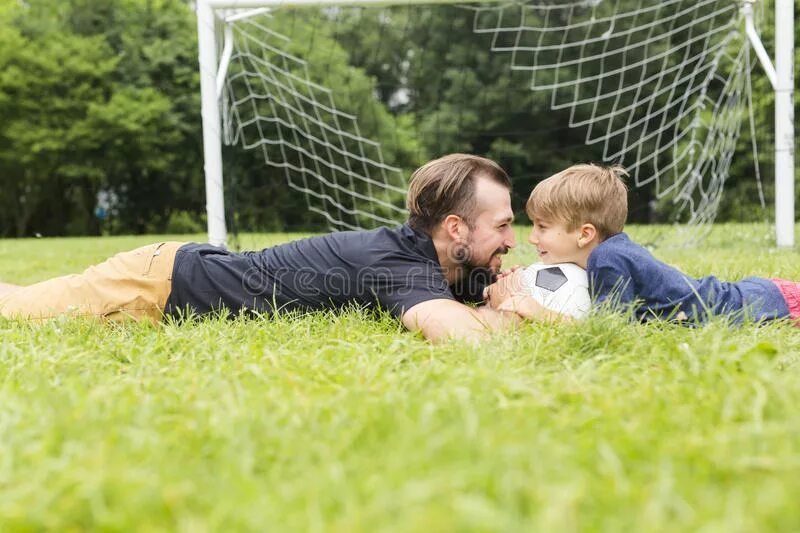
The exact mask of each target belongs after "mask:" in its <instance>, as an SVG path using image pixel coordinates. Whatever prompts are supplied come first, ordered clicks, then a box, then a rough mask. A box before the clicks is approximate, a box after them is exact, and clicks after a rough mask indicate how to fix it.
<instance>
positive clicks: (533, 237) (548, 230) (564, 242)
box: [528, 217, 588, 268]
mask: <svg viewBox="0 0 800 533" xmlns="http://www.w3.org/2000/svg"><path fill="white" fill-rule="evenodd" d="M579 237H580V230H579V229H575V230H570V229H568V228H567V225H566V224H565V223H563V222H559V221H555V220H547V219H544V218H540V217H534V218H533V229H531V233H530V235H529V236H528V242H529V243H531V244H532V245H534V246H536V249H537V250H538V251H539V257H540V258H541V260H542V263H544V264H546V265H552V264H555V263H575V264H577V265H579V266H581V267H583V268H586V260H587V258H588V253H587V250H586V248H585V247H580V246H578V239H579Z"/></svg>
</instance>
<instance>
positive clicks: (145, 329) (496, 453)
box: [0, 225, 800, 532]
mask: <svg viewBox="0 0 800 533" xmlns="http://www.w3.org/2000/svg"><path fill="white" fill-rule="evenodd" d="M525 229H526V228H519V233H520V235H521V234H522V233H523V232H524V230H525ZM630 230H631V233H632V235H633V236H634V238H639V237H641V236H644V234H645V232H646V231H649V228H636V227H634V228H630ZM662 230H663V228H662ZM765 232H766V228H764V227H762V226H756V225H738V226H728V225H720V226H719V227H718V228H716V230H715V232H714V233H713V234H712V235H711V236H710V238H709V240H708V244H707V245H705V246H704V247H703V249H702V250H696V249H694V250H691V249H690V250H672V251H666V250H659V251H658V255H659V257H661V258H662V259H665V260H667V261H670V262H674V263H676V264H677V265H678V266H679V267H681V268H683V269H686V270H688V271H689V273H690V274H692V275H699V274H707V273H709V272H710V271H711V269H713V271H714V273H716V274H719V275H720V276H721V277H723V278H727V279H733V278H736V277H739V276H742V275H748V274H761V275H780V276H783V277H788V278H794V279H799V278H800V267H798V265H797V261H796V254H794V253H793V252H786V251H775V250H770V251H769V253H763V251H764V249H765V244H764V243H765V241H764V240H763V238H762V237H763V234H764V233H765ZM153 238H155V237H150V238H144V237H138V238H134V237H115V238H103V239H87V238H82V239H42V240H16V241H10V240H5V241H2V242H0V252H2V253H0V279H2V280H4V281H20V282H22V281H34V280H36V279H42V278H45V277H48V276H51V275H57V274H66V273H69V272H73V271H76V270H78V269H80V268H82V267H85V266H87V265H89V264H91V263H93V262H96V261H98V260H101V259H102V258H104V257H105V256H107V255H109V254H111V253H113V252H116V251H121V250H125V249H130V248H133V247H135V246H138V245H142V244H145V243H147V242H149V240H148V239H153ZM158 238H162V237H158ZM163 238H170V239H171V238H174V237H172V236H168V237H163ZM288 238H289V236H286V235H266V236H265V235H259V236H252V239H253V240H254V243H256V242H257V243H258V244H259V245H267V244H270V243H274V242H276V241H282V240H287V239H288ZM514 254H515V255H514V256H513V257H512V258H510V259H509V261H508V262H509V264H510V263H513V262H523V263H524V262H526V261H528V260H530V259H531V258H532V256H533V255H534V254H533V251H532V250H530V249H529V248H528V249H526V248H525V247H520V248H519V249H516V250H515V252H514ZM0 335H2V338H3V342H2V343H0V372H2V375H3V386H2V387H0V402H2V405H3V406H4V408H3V413H4V416H3V419H2V420H3V423H2V425H0V450H2V456H3V458H4V459H5V463H4V467H3V468H4V470H3V483H2V484H0V523H2V524H3V526H4V529H7V530H10V531H28V530H38V529H48V530H59V531H61V530H114V531H129V530H157V531H163V530H168V531H173V530H178V531H180V530H188V531H217V530H235V531H251V530H252V531H263V530H264V529H265V524H266V525H267V529H270V530H276V531H277V530H280V531H309V530H319V531H354V532H358V531H369V532H372V531H582V530H591V531H613V532H616V531H676V532H678V531H681V532H682V531H696V530H711V531H716V530H718V531H793V530H796V529H797V528H798V525H800V511H799V510H798V507H797V505H796V500H797V494H798V491H800V478H798V476H797V457H798V456H799V455H800V441H798V439H797V434H798V432H799V431H800V420H798V417H797V405H798V403H800V379H798V377H800V376H799V375H798V369H800V366H799V365H798V362H800V360H799V359H798V350H800V340H799V339H800V337H798V330H797V329H796V328H794V327H792V326H790V325H788V324H772V325H768V326H764V327H756V326H753V325H745V326H743V327H740V328H731V327H728V326H727V325H725V324H724V323H722V322H714V323H712V324H709V325H708V326H706V327H703V328H696V329H689V328H682V327H679V326H675V325H670V324H660V325H659V324H652V325H648V326H641V325H632V324H629V323H627V322H626V321H625V320H624V319H622V318H621V317H618V316H613V315H609V316H596V317H593V318H591V319H590V320H588V321H587V322H582V323H580V324H565V325H557V326H548V325H537V324H531V325H527V326H525V327H523V328H520V329H519V330H517V331H515V332H513V333H509V334H504V335H498V336H496V337H495V338H493V339H491V340H490V341H488V342H486V343H485V344H482V345H480V346H468V345H463V344H459V343H449V344H444V345H441V346H432V345H430V344H428V343H427V342H425V341H423V340H421V339H419V338H417V337H415V336H414V335H411V334H409V333H406V332H404V331H403V330H402V328H401V327H400V325H399V324H398V322H397V321H396V320H393V319H391V318H390V317H388V316H377V317H376V316H375V315H373V314H369V313H366V312H363V311H357V310H353V311H349V312H346V313H342V314H333V313H318V314H313V315H309V316H305V317H296V316H285V315H278V316H273V317H262V318H259V319H253V320H236V321H232V322H229V321H226V320H218V319H216V318H210V319H206V320H200V321H196V322H190V323H184V324H173V323H169V324H165V325H162V326H158V327H152V326H148V325H136V324H124V325H104V324H101V323H95V322H89V321H81V320H57V321H53V322H50V323H46V324H39V325H34V324H27V323H18V322H13V321H4V320H0Z"/></svg>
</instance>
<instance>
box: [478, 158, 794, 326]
mask: <svg viewBox="0 0 800 533" xmlns="http://www.w3.org/2000/svg"><path fill="white" fill-rule="evenodd" d="M624 176H627V173H626V172H625V170H624V169H623V168H622V167H619V166H612V167H604V166H599V165H591V164H586V165H574V166H572V167H570V168H568V169H566V170H564V171H562V172H559V173H558V174H556V175H554V176H551V177H549V178H547V179H546V180H544V181H542V182H541V183H539V184H538V185H537V186H536V187H535V188H534V190H533V192H532V193H531V195H530V198H529V199H528V203H527V206H526V210H527V213H528V216H529V217H530V219H531V220H532V221H533V229H532V230H531V233H530V236H529V237H528V241H529V242H530V243H531V244H533V245H534V246H536V248H537V250H538V252H539V256H540V257H541V260H542V262H544V263H546V264H552V263H575V264H577V265H578V266H580V267H582V268H584V269H586V270H587V274H588V277H589V283H590V289H591V293H592V298H593V301H594V303H595V304H602V303H604V302H606V303H607V305H610V306H612V307H614V308H617V309H624V310H631V311H632V313H633V316H635V317H636V318H637V319H639V320H649V319H653V318H658V319H678V320H688V321H691V322H703V321H705V320H707V319H708V317H709V316H711V315H728V316H731V317H732V318H733V319H734V321H735V322H738V321H741V320H743V319H748V320H752V321H764V320H773V319H780V318H791V319H793V320H794V319H797V318H798V317H800V284H798V283H794V282H790V281H786V280H781V279H765V278H755V277H752V278H745V279H743V280H740V281H737V282H732V283H731V282H724V281H720V280H719V279H717V278H716V277H714V276H706V277H703V278H699V279H694V278H690V277H688V276H686V275H685V274H683V273H682V272H680V271H678V270H676V269H675V268H673V267H671V266H669V265H666V264H664V263H662V262H661V261H658V260H657V259H656V258H654V257H653V256H652V255H651V254H650V252H648V251H647V250H646V249H644V248H643V247H641V246H639V245H638V244H636V243H634V242H632V241H631V240H630V239H629V238H628V236H627V235H626V234H625V233H623V231H622V230H623V226H624V224H625V219H626V217H627V214H628V203H627V187H626V186H625V183H624V181H623V177H624ZM519 283H520V280H519V276H518V275H517V274H515V273H512V274H510V275H508V276H505V277H504V278H503V279H501V280H500V281H499V282H498V283H497V284H495V285H492V286H491V287H489V289H488V291H487V302H488V303H489V305H491V306H493V307H495V308H498V309H505V310H508V309H513V310H514V311H516V312H517V313H519V314H520V315H522V316H523V317H526V318H533V317H535V316H536V313H535V312H536V311H537V306H536V305H534V303H532V302H531V301H530V300H531V298H530V297H527V296H524V295H522V294H521V292H522V291H520V290H518V289H519Z"/></svg>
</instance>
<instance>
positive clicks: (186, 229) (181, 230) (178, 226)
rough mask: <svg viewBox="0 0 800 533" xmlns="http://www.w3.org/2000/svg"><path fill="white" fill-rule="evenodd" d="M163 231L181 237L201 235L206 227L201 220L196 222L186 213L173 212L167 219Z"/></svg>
mask: <svg viewBox="0 0 800 533" xmlns="http://www.w3.org/2000/svg"><path fill="white" fill-rule="evenodd" d="M165 229H166V231H167V233H175V234H179V235H182V234H186V233H203V231H204V230H205V229H206V227H205V225H204V224H203V221H202V220H198V218H197V217H195V216H194V215H193V214H192V213H190V212H188V211H173V212H172V213H170V215H169V218H168V219H167V225H166V228H165Z"/></svg>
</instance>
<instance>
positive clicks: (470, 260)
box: [451, 237, 508, 274]
mask: <svg viewBox="0 0 800 533" xmlns="http://www.w3.org/2000/svg"><path fill="white" fill-rule="evenodd" d="M473 244H474V243H473V241H472V238H471V237H470V238H468V239H467V240H466V241H464V242H457V243H455V244H454V246H453V248H452V254H451V258H452V259H453V261H454V262H455V263H456V264H458V265H459V266H461V267H462V268H464V270H465V274H469V273H470V272H472V271H475V270H486V271H489V270H490V268H491V261H492V258H494V256H496V255H505V254H507V253H508V247H506V246H501V247H499V248H497V249H496V250H495V251H494V252H492V254H491V255H490V256H489V257H488V259H486V262H485V264H479V263H476V261H475V257H474V254H473V248H474V246H473Z"/></svg>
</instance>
